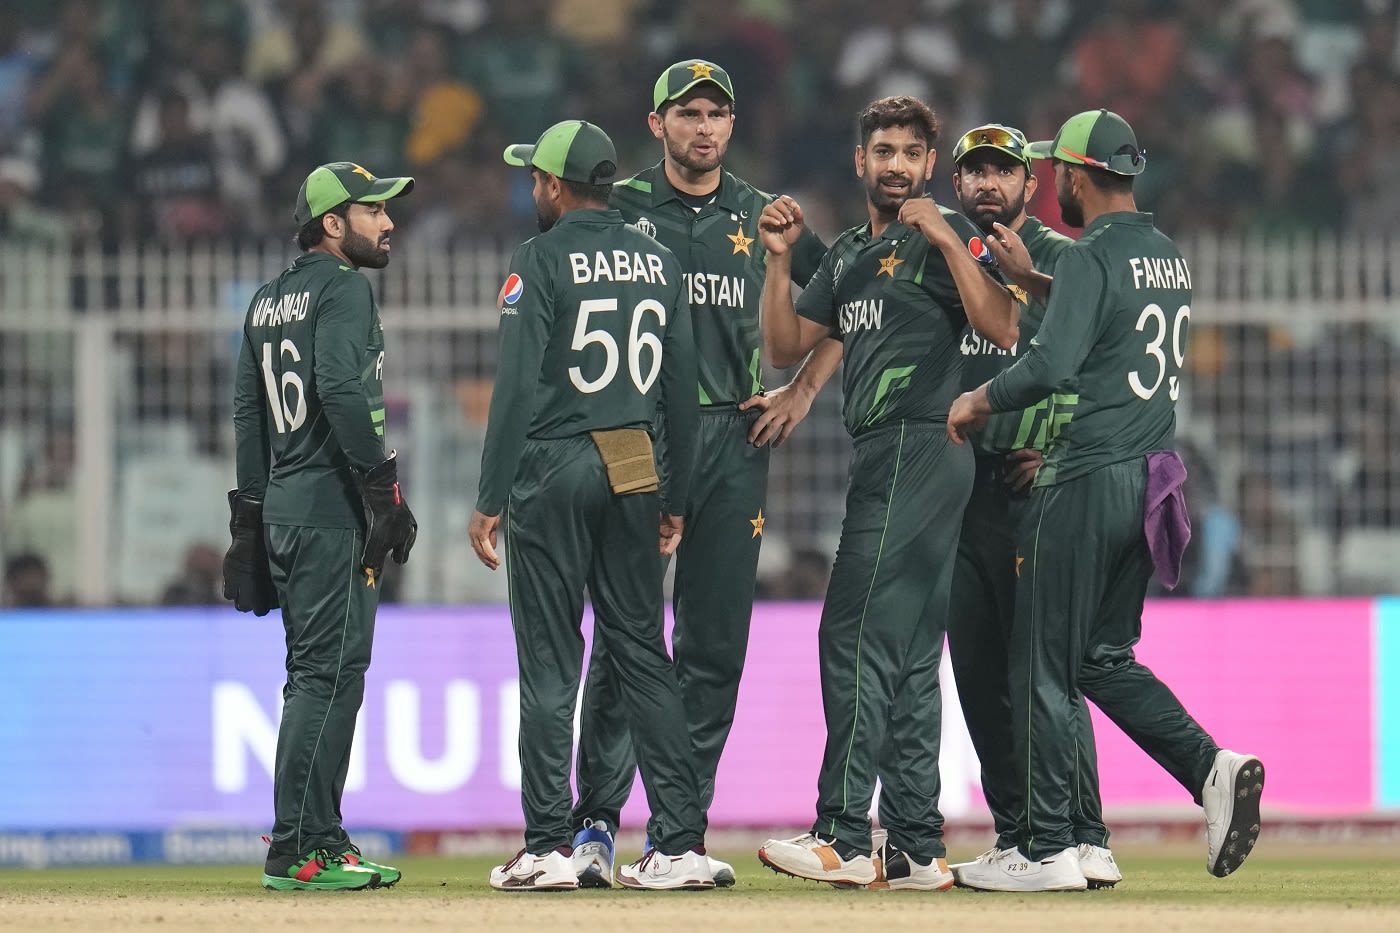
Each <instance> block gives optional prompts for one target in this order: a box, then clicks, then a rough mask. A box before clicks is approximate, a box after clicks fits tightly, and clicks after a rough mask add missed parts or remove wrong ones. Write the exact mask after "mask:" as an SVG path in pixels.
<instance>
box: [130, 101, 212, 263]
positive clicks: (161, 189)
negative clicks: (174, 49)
mask: <svg viewBox="0 0 1400 933" xmlns="http://www.w3.org/2000/svg"><path fill="white" fill-rule="evenodd" d="M158 108H159V109H158V120H159V130H158V134H159V135H158V137H157V142H156V145H155V146H154V147H152V148H151V149H150V150H149V151H148V152H146V153H145V154H144V155H142V156H138V157H136V158H134V159H133V160H132V161H131V165H130V168H129V170H128V172H127V174H128V175H129V182H130V188H129V190H128V192H127V194H128V198H127V201H126V203H125V205H124V206H123V216H124V229H125V231H126V237H127V238H128V239H129V240H132V241H137V242H139V241H141V240H147V239H163V240H182V239H186V238H189V237H199V236H215V235H217V234H219V233H221V232H222V231H223V229H224V219H225V218H224V210H223V206H222V204H221V203H220V200H219V184H218V168H217V166H216V164H215V158H214V143H213V140H212V139H210V137H209V135H208V134H207V133H200V132H198V131H197V130H195V128H194V126H193V124H191V122H190V108H189V102H188V101H187V100H186V99H185V96H184V95H183V94H181V93H180V92H179V91H178V90H175V89H174V88H167V89H165V90H164V91H162V92H161V94H160V96H159V99H158Z"/></svg>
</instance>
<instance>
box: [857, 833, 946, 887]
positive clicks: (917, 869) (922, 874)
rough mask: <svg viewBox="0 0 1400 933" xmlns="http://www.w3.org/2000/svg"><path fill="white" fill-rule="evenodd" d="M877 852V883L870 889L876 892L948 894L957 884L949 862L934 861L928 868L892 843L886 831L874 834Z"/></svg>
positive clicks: (944, 860)
mask: <svg viewBox="0 0 1400 933" xmlns="http://www.w3.org/2000/svg"><path fill="white" fill-rule="evenodd" d="M871 842H872V843H875V851H874V853H872V854H871V860H872V861H874V863H875V880H874V881H872V882H870V884H868V885H866V887H867V888H869V889H870V890H872V891H947V890H948V889H950V888H951V887H953V884H954V878H953V873H952V872H951V871H950V870H949V869H948V862H947V860H946V859H941V858H933V859H930V860H929V861H928V864H923V863H921V862H919V860H918V859H915V858H913V857H912V856H910V855H909V853H908V852H905V851H904V850H903V849H900V848H898V847H897V846H895V845H894V844H893V843H891V842H890V841H889V836H888V835H887V834H886V833H885V831H884V830H876V831H875V832H874V833H872V834H871Z"/></svg>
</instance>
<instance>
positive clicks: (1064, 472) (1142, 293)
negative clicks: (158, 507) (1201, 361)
mask: <svg viewBox="0 0 1400 933" xmlns="http://www.w3.org/2000/svg"><path fill="white" fill-rule="evenodd" d="M1190 320H1191V270H1190V269H1188V268H1187V266H1186V260H1185V259H1183V258H1182V256H1181V253H1180V251H1179V250H1177V248H1176V244H1175V243H1173V242H1172V241H1171V239H1170V238H1168V237H1167V236H1166V235H1165V234H1163V233H1162V232H1161V231H1159V230H1158V229H1157V228H1156V227H1154V226H1153V225H1152V215H1151V214H1143V213H1137V212H1130V211H1123V212H1119V213H1113V214H1104V215H1102V216H1100V217H1096V218H1095V219H1094V222H1093V223H1091V224H1089V225H1088V227H1086V228H1085V230H1084V236H1083V237H1081V238H1080V240H1079V241H1078V242H1077V243H1075V244H1074V245H1073V246H1070V247H1069V248H1068V249H1066V250H1065V251H1064V252H1063V253H1061V254H1060V260H1059V263H1058V265H1056V267H1055V282H1054V284H1053V285H1052V286H1051V288H1050V301H1049V304H1048V306H1047V308H1046V310H1045V320H1044V321H1043V322H1042V324H1041V327H1040V332H1039V333H1038V334H1037V335H1036V337H1035V339H1034V340H1033V341H1031V346H1030V349H1029V350H1028V351H1027V353H1026V354H1025V355H1024V356H1023V357H1022V358H1021V359H1020V360H1019V361H1017V363H1016V365H1014V366H1012V367H1011V368H1009V369H1007V370H1006V371H1005V372H1003V373H1002V374H1001V375H999V376H997V377H996V378H995V379H993V380H992V384H991V385H990V386H989V387H988V390H987V398H988V401H990V403H991V406H992V408H993V410H995V411H1011V410H1014V409H1019V408H1024V407H1025V406H1027V405H1029V404H1032V403H1033V402H1035V401H1036V400H1038V399H1040V398H1043V397H1044V396H1045V395H1046V394H1047V393H1049V392H1050V391H1051V390H1052V389H1054V387H1055V386H1057V385H1059V384H1060V383H1061V382H1063V381H1064V380H1065V379H1066V378H1069V377H1072V376H1075V375H1076V374H1077V376H1078V386H1077V389H1078V396H1079V397H1078V401H1077V403H1075V404H1074V405H1073V408H1072V410H1066V411H1061V408H1064V407H1066V406H1062V405H1060V404H1059V403H1058V402H1057V403H1056V416H1055V417H1056V421H1057V422H1058V423H1059V430H1058V433H1057V434H1056V435H1055V437H1054V438H1053V440H1052V441H1051V442H1050V449H1049V451H1048V452H1047V453H1046V457H1045V464H1044V465H1043V466H1042V467H1041V468H1040V472H1039V473H1038V474H1037V475H1036V480H1035V484H1036V485H1037V486H1050V485H1054V484H1055V483H1060V482H1064V481H1066V480H1070V479H1073V478H1075V477H1077V476H1083V475H1084V474H1085V473H1089V472H1092V471H1093V470H1096V469H1098V468H1099V467H1103V466H1107V465H1109V464H1113V463H1120V462H1122V461H1125V460H1131V459H1133V458H1134V457H1140V456H1143V455H1144V454H1146V453H1148V452H1150V451H1153V450H1163V449H1168V448H1170V447H1171V446H1172V441H1173V437H1174V436H1175V433H1176V400H1177V396H1178V395H1179V394H1180V392H1181V368H1182V364H1183V363H1184V362H1185V358H1186V331H1187V327H1188V326H1189V322H1190Z"/></svg>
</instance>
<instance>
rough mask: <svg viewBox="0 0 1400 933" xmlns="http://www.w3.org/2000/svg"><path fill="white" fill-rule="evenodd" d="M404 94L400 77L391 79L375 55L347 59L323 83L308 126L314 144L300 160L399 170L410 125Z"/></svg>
mask: <svg viewBox="0 0 1400 933" xmlns="http://www.w3.org/2000/svg"><path fill="white" fill-rule="evenodd" d="M406 99H407V89H406V87H405V86H404V83H403V82H402V81H393V80H391V79H390V78H389V75H388V71H387V70H386V69H385V67H384V66H383V64H382V63H381V62H380V61H379V59H378V58H377V57H376V56H373V55H365V56H363V57H361V58H358V59H356V60H355V61H353V62H351V63H350V64H348V65H346V66H345V67H344V68H342V69H341V70H340V71H339V72H337V73H336V74H335V75H334V76H333V77H332V79H331V81H330V83H329V84H328V85H327V88H326V101H325V103H324V104H323V105H322V106H321V108H320V109H319V111H318V112H317V114H316V122H315V124H314V125H313V129H312V132H311V141H312V144H313V145H314V149H313V150H312V152H310V153H308V154H307V157H306V158H305V159H304V160H303V161H304V162H306V163H308V164H313V165H320V164H323V163H326V162H358V163H360V164H363V165H364V166H365V167H366V168H368V169H369V170H370V171H372V172H375V173H376V174H382V175H391V174H394V173H397V172H399V171H401V170H402V169H403V166H404V147H405V142H406V140H407V139H408V128H409V116H408V114H407V112H406V109H407V108H406V106H405V101H406ZM304 174H305V173H304V172H301V174H300V175H298V177H297V179H296V180H297V184H300V183H301V177H303V176H304Z"/></svg>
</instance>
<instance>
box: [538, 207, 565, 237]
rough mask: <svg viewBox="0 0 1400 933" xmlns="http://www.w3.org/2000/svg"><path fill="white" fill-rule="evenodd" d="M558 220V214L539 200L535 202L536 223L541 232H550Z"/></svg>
mask: <svg viewBox="0 0 1400 933" xmlns="http://www.w3.org/2000/svg"><path fill="white" fill-rule="evenodd" d="M558 222H559V215H558V214H555V213H552V212H551V211H550V209H549V208H547V207H545V206H544V205H543V204H541V203H540V202H539V201H536V202H535V224H536V225H537V226H538V227H539V228H540V233H548V232H549V231H550V230H551V229H553V228H554V225H555V224H556V223H558Z"/></svg>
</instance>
